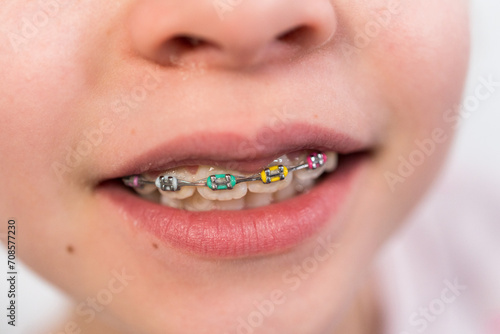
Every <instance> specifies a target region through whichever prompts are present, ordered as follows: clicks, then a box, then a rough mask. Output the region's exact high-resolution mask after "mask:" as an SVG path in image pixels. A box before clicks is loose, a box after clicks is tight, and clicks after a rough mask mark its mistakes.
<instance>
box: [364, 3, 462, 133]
mask: <svg viewBox="0 0 500 334" xmlns="http://www.w3.org/2000/svg"><path fill="white" fill-rule="evenodd" d="M372 52H373V53H374V54H375V56H374V57H373V58H372V59H373V61H374V62H375V63H374V64H372V65H373V66H372V68H374V69H376V71H377V73H376V75H377V76H378V77H379V78H382V85H381V87H384V89H383V94H384V95H385V96H386V97H387V100H388V101H392V103H393V105H392V107H393V110H394V113H395V115H394V116H395V120H396V121H395V122H394V123H393V124H394V125H397V127H398V128H399V129H402V128H405V129H406V131H408V130H410V131H413V132H414V133H415V136H417V137H418V136H428V135H429V132H430V131H432V130H433V129H435V128H436V127H441V128H443V129H446V130H447V131H451V130H452V128H453V127H454V126H455V125H456V124H453V123H450V122H449V121H448V122H447V121H446V119H447V117H445V115H446V114H447V112H448V111H449V109H450V108H454V107H456V106H457V104H458V103H459V101H460V98H461V94H462V89H463V82H464V79H465V75H466V68H467V64H468V57H469V25H468V13H467V6H466V5H465V4H464V2H463V1H458V2H457V1H449V0H444V1H437V2H431V1H419V2H404V4H402V5H401V6H400V12H399V13H398V14H397V15H394V17H393V21H392V22H391V25H390V27H389V28H388V29H387V30H385V31H384V32H383V33H382V34H381V35H380V38H378V40H377V43H374V50H373V51H372ZM401 125H404V126H401ZM396 131H397V130H396ZM406 137H408V134H406ZM410 139H413V140H414V139H415V138H410Z"/></svg>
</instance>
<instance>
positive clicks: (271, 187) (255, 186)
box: [248, 155, 294, 194]
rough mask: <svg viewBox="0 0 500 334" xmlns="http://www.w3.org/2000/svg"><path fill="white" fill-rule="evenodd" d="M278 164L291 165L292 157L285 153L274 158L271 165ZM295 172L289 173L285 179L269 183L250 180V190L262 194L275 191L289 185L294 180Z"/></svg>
mask: <svg viewBox="0 0 500 334" xmlns="http://www.w3.org/2000/svg"><path fill="white" fill-rule="evenodd" d="M276 165H283V166H290V165H291V161H290V159H288V157H287V156H286V155H284V156H281V157H279V158H278V159H276V160H274V161H273V162H272V163H271V164H270V165H269V166H276ZM293 174H294V173H288V175H287V177H286V178H285V179H284V180H281V181H278V182H274V183H269V184H265V183H263V182H262V181H254V182H249V183H248V190H249V191H251V192H253V193H260V194H261V193H274V192H276V191H278V190H281V189H284V188H286V187H288V186H289V185H290V184H291V183H292V181H293Z"/></svg>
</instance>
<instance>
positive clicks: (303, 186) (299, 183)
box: [293, 177, 314, 193]
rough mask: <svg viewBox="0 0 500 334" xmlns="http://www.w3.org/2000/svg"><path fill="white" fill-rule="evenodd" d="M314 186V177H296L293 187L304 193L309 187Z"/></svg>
mask: <svg viewBox="0 0 500 334" xmlns="http://www.w3.org/2000/svg"><path fill="white" fill-rule="evenodd" d="M313 186H314V179H309V180H303V179H302V180H301V179H299V178H297V177H296V178H295V179H294V180H293V189H294V190H295V191H296V192H298V193H302V192H305V191H307V190H309V189H311V188H312V187H313Z"/></svg>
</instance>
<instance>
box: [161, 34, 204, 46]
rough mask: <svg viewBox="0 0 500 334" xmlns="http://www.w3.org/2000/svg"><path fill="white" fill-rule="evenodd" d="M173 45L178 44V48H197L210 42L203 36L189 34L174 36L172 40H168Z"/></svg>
mask: <svg viewBox="0 0 500 334" xmlns="http://www.w3.org/2000/svg"><path fill="white" fill-rule="evenodd" d="M167 43H168V44H170V45H171V46H176V48H179V49H181V48H183V49H195V48H197V47H201V46H204V45H206V44H209V43H208V42H207V41H205V40H203V39H202V38H199V37H195V36H188V35H178V36H174V37H173V38H172V39H170V41H168V42H167Z"/></svg>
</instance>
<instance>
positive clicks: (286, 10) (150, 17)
mask: <svg viewBox="0 0 500 334" xmlns="http://www.w3.org/2000/svg"><path fill="white" fill-rule="evenodd" d="M226 2H227V3H229V4H230V3H233V4H234V5H233V7H230V9H228V7H225V10H224V11H221V9H220V8H217V1H213V0H203V1H197V2H196V5H194V4H193V3H192V2H190V1H173V0H172V1H169V0H165V1H161V0H143V1H140V2H138V3H137V4H135V6H134V7H133V8H132V10H131V15H130V17H129V20H128V26H129V31H130V36H131V42H132V48H133V49H134V50H135V51H136V53H137V54H138V55H140V56H141V57H144V58H146V59H148V60H149V61H152V62H155V63H157V64H160V65H162V66H178V65H179V64H186V63H190V62H197V63H204V64H205V65H206V66H212V67H227V68H234V67H245V66H258V65H260V64H264V63H269V62H275V61H283V60H289V59H293V58H294V57H297V56H300V55H302V54H304V53H307V52H310V51H311V50H312V49H315V48H317V47H319V46H321V45H323V44H325V43H326V42H327V41H329V40H330V39H331V38H332V36H333V35H334V33H335V29H336V18H335V12H334V9H333V6H332V4H331V3H330V1H328V0H307V1H305V0H275V1H272V0H244V1H243V0H242V1H226ZM228 6H229V5H228Z"/></svg>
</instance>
